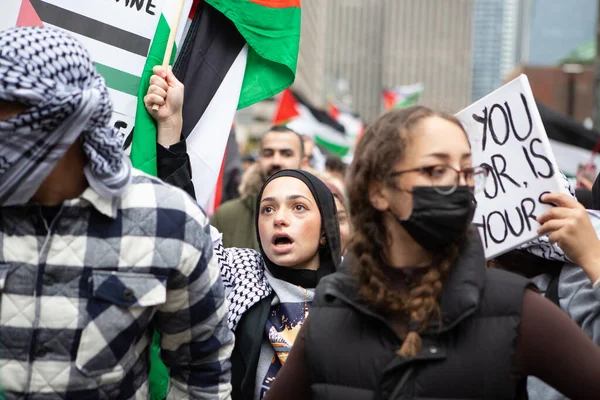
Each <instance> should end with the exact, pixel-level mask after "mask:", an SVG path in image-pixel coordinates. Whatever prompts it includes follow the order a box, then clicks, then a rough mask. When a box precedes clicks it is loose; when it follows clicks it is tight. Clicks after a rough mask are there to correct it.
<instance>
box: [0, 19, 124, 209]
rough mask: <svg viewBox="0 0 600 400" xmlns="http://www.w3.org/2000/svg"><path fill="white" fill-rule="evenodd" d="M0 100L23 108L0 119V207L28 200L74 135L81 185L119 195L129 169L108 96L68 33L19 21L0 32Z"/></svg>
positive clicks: (102, 192) (104, 193) (91, 65)
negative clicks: (81, 155)
mask: <svg viewBox="0 0 600 400" xmlns="http://www.w3.org/2000/svg"><path fill="white" fill-rule="evenodd" d="M0 101H4V102H14V103H19V104H22V105H24V106H26V107H27V110H26V111H24V112H22V113H20V114H17V115H16V116H14V117H12V118H10V119H8V120H6V121H0V205H2V206H8V205H19V204H24V203H26V202H28V201H29V200H30V199H31V197H32V196H33V195H34V194H35V192H36V191H37V189H38V188H39V187H40V185H41V184H42V183H43V181H44V180H45V179H46V178H47V177H48V175H49V174H50V172H51V171H52V169H53V168H54V166H55V165H56V163H57V162H58V161H59V160H60V158H61V157H62V156H63V155H64V154H65V152H66V151H67V150H68V149H69V147H70V146H71V145H72V144H73V143H74V142H75V141H76V140H77V138H79V137H81V143H82V146H83V150H84V152H85V155H86V156H87V158H88V160H89V161H88V165H87V166H86V167H85V170H84V173H85V176H86V178H87V180H88V183H89V184H90V186H91V187H92V189H94V190H95V191H96V192H97V193H98V194H100V195H101V196H103V197H113V196H118V195H120V194H121V193H122V191H123V190H124V189H125V187H126V186H127V184H128V182H129V179H130V175H131V164H130V162H129V159H128V158H127V157H126V156H125V155H124V153H123V151H122V150H121V141H120V139H119V132H118V129H116V128H113V127H111V126H110V125H109V122H110V118H111V114H112V102H111V100H110V97H109V94H108V90H107V88H106V85H105V83H104V79H103V78H102V77H101V76H100V75H99V74H98V73H97V72H96V69H95V67H94V64H93V63H92V61H91V59H90V56H89V54H88V52H87V51H86V50H85V49H84V48H83V47H82V45H81V44H80V43H79V42H78V41H77V40H76V39H74V38H72V37H71V36H69V35H68V34H67V33H65V32H63V31H60V30H58V29H54V28H39V27H24V28H11V29H8V30H4V31H1V32H0Z"/></svg>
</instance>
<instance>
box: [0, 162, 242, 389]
mask: <svg viewBox="0 0 600 400" xmlns="http://www.w3.org/2000/svg"><path fill="white" fill-rule="evenodd" d="M208 229H209V225H208V219H207V217H206V216H205V214H204V213H203V212H202V210H201V209H200V208H199V207H198V206H197V205H196V204H195V203H194V201H193V200H192V199H191V198H190V197H189V196H187V195H186V194H185V193H184V192H183V191H181V190H179V189H176V188H174V187H171V186H169V185H166V184H164V183H162V182H161V181H160V180H158V179H155V178H152V177H150V176H147V175H145V174H142V173H141V172H139V171H134V173H133V177H132V183H131V184H130V185H129V187H128V189H127V191H126V193H125V194H124V195H123V196H122V197H121V198H118V199H116V198H115V199H110V200H107V199H103V198H100V197H99V196H98V195H97V194H96V193H95V192H94V191H93V190H92V189H91V188H88V189H87V190H86V191H85V192H84V193H83V194H82V195H81V196H80V197H79V198H77V199H74V200H71V201H68V202H65V203H64V204H63V206H62V207H61V208H60V210H58V212H57V214H56V216H55V217H54V218H53V220H52V221H50V222H48V221H46V218H44V216H43V214H42V208H41V207H39V206H35V205H28V206H20V207H5V208H0V291H1V300H0V386H1V387H2V389H3V390H4V392H5V395H6V397H7V398H8V399H13V398H31V399H78V400H80V399H117V398H118V399H146V398H148V397H149V396H148V370H149V353H150V346H151V342H152V333H153V331H154V329H155V328H156V329H157V330H158V331H159V332H160V333H161V335H162V343H161V348H162V350H161V357H162V359H163V360H164V361H165V364H166V365H167V366H168V367H170V371H171V377H172V379H171V388H170V393H169V398H174V399H184V398H192V399H199V398H202V399H223V398H229V395H230V390H231V387H230V383H229V382H230V369H231V367H230V362H229V356H230V354H231V351H232V348H233V336H232V334H231V331H230V330H229V328H228V326H227V308H228V305H227V301H226V299H225V297H224V289H223V283H222V281H221V277H220V273H219V265H218V263H217V260H216V257H213V251H212V241H211V239H210V233H209V231H208Z"/></svg>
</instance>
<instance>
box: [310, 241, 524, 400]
mask: <svg viewBox="0 0 600 400" xmlns="http://www.w3.org/2000/svg"><path fill="white" fill-rule="evenodd" d="M527 287H528V282H527V281H526V280H525V279H523V278H521V277H519V276H517V275H514V274H511V273H508V272H504V271H500V270H487V269H486V267H485V260H484V256H483V249H482V247H481V242H480V239H479V237H478V234H477V232H476V231H471V233H470V237H469V240H468V243H467V245H465V247H464V248H463V250H462V252H461V254H460V256H459V259H458V260H457V262H456V263H455V265H454V266H453V268H452V270H451V272H450V275H449V277H448V279H447V281H446V282H445V284H444V288H443V292H442V297H441V299H442V300H441V310H442V323H441V325H439V324H438V323H437V322H432V323H431V324H430V327H429V328H428V329H427V330H426V331H425V332H424V333H423V334H422V335H421V337H422V339H423V346H422V350H421V352H420V353H419V354H418V355H417V356H416V357H414V358H412V359H405V358H402V357H400V356H397V355H396V354H395V352H396V350H397V349H399V348H400V346H401V344H402V341H401V340H400V338H399V337H398V336H397V335H396V334H395V332H394V331H393V330H392V328H391V326H390V325H389V324H388V322H387V321H386V319H385V318H384V317H383V316H382V315H380V314H378V313H376V312H374V311H372V310H371V309H370V308H369V307H368V306H367V305H366V304H365V303H364V301H362V300H361V299H360V298H359V296H358V294H357V290H358V285H357V281H356V279H355V278H354V277H353V276H352V275H350V274H349V273H347V272H339V273H336V274H334V275H331V276H328V277H326V278H324V279H323V280H322V281H321V284H320V285H319V287H318V288H317V293H316V296H315V302H314V304H313V308H312V310H311V314H310V323H309V324H308V326H307V328H308V329H307V332H306V343H305V346H306V360H307V364H308V368H309V370H310V371H311V376H312V382H313V386H312V391H313V399H340V400H341V399H345V400H352V399H357V400H358V399H361V400H362V399H364V400H367V399H428V400H431V399H514V398H520V396H525V395H526V392H525V387H524V383H525V382H515V381H514V379H512V378H511V368H512V364H513V353H514V346H515V342H516V339H517V335H518V332H519V324H520V315H521V308H522V301H523V294H524V291H525V289H526V288H527ZM525 398H526V397H525Z"/></svg>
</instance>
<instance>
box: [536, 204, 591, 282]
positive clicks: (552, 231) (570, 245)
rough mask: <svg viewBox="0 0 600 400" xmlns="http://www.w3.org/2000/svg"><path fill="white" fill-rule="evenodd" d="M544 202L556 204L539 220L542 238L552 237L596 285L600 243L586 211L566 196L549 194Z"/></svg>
mask: <svg viewBox="0 0 600 400" xmlns="http://www.w3.org/2000/svg"><path fill="white" fill-rule="evenodd" d="M542 200H543V201H544V202H547V203H551V204H555V205H556V207H552V208H551V209H550V210H548V211H546V212H545V213H544V214H542V215H540V216H539V217H538V222H539V223H540V224H542V226H541V227H539V228H538V233H539V234H540V235H548V239H550V242H551V243H556V244H558V245H559V246H560V248H561V249H562V250H563V251H564V252H565V255H566V256H567V257H568V258H569V260H571V261H572V262H573V263H575V264H577V265H580V266H582V267H583V269H584V270H585V271H586V273H587V274H588V276H589V277H590V279H591V280H592V282H595V281H596V280H597V279H598V278H600V268H599V264H600V240H599V239H598V236H597V234H596V230H595V229H594V227H593V225H592V223H591V221H590V218H589V216H588V213H587V211H586V210H585V208H584V207H583V206H582V205H581V204H580V203H579V202H578V201H577V200H575V199H574V198H573V197H571V196H570V195H567V194H564V193H551V194H546V195H544V197H543V198H542Z"/></svg>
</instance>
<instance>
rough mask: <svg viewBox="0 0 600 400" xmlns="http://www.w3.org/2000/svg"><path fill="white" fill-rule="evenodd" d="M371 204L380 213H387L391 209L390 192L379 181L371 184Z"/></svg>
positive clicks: (369, 189)
mask: <svg viewBox="0 0 600 400" xmlns="http://www.w3.org/2000/svg"><path fill="white" fill-rule="evenodd" d="M368 191H369V202H370V203H371V205H372V206H373V208H375V209H376V210H379V211H386V210H387V209H388V208H390V202H389V200H388V191H387V190H386V188H385V186H384V185H383V184H382V183H381V182H378V181H375V182H371V183H369V188H368Z"/></svg>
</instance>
